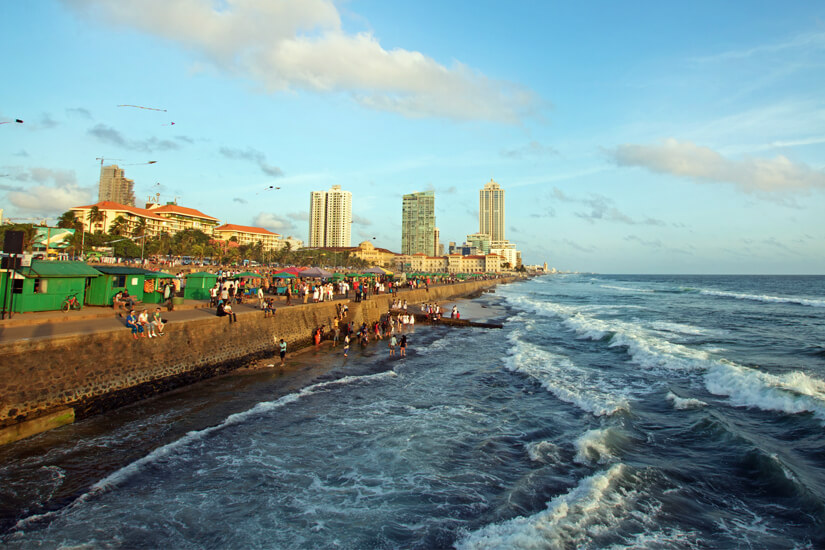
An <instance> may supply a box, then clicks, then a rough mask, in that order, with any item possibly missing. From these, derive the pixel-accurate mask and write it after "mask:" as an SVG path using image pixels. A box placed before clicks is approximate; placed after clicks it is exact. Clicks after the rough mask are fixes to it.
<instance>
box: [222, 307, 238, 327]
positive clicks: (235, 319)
mask: <svg viewBox="0 0 825 550" xmlns="http://www.w3.org/2000/svg"><path fill="white" fill-rule="evenodd" d="M223 312H224V314H225V315H226V316H227V317H229V322H230V323H237V322H238V317H237V316H236V315H235V314H234V313H233V312H232V303H231V302H227V303H226V305H225V306H223Z"/></svg>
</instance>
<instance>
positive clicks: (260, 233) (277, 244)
mask: <svg viewBox="0 0 825 550" xmlns="http://www.w3.org/2000/svg"><path fill="white" fill-rule="evenodd" d="M213 233H214V235H215V237H217V238H219V239H221V240H223V241H229V240H230V239H231V238H232V237H235V239H236V241H237V242H238V244H240V245H243V244H246V245H249V244H257V243H258V241H260V242H261V245H262V246H263V249H264V250H280V249H281V248H283V246H284V244H283V241H281V236H280V235H279V234H278V233H273V232H272V231H270V230H268V229H264V228H263V227H250V226H247V225H236V224H233V223H225V224H223V225H221V226H218V227H216V228H215V229H214V230H213Z"/></svg>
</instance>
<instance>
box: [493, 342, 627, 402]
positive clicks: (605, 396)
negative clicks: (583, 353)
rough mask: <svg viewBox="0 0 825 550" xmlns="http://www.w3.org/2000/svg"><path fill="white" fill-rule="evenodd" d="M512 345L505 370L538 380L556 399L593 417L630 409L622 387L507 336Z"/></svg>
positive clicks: (559, 357)
mask: <svg viewBox="0 0 825 550" xmlns="http://www.w3.org/2000/svg"><path fill="white" fill-rule="evenodd" d="M510 341H511V342H512V343H513V346H512V347H511V349H510V356H509V357H508V358H507V359H506V361H505V365H506V366H507V368H508V369H510V370H512V371H515V372H519V373H521V374H524V375H527V376H529V377H531V378H534V379H536V380H538V381H539V382H540V383H541V385H542V387H543V388H544V389H546V390H547V391H549V392H550V393H552V394H553V395H554V396H556V398H558V399H560V400H561V401H564V402H566V403H571V404H573V405H575V406H577V407H578V408H580V409H582V410H583V411H586V412H589V413H591V414H593V415H594V416H609V415H612V414H615V413H616V412H618V411H628V410H630V405H629V404H628V399H627V396H626V395H625V394H624V392H625V391H626V389H625V388H624V387H620V386H617V385H615V384H613V383H612V382H611V381H610V380H609V379H607V378H605V377H599V376H598V375H597V373H594V372H593V371H588V370H586V369H582V368H579V367H577V366H576V365H575V364H574V363H573V362H572V361H570V359H569V358H567V357H564V356H562V355H557V354H554V353H551V352H549V351H546V350H543V349H541V348H539V347H538V346H536V345H534V344H529V343H527V342H523V341H522V340H520V339H519V332H518V331H515V332H513V334H511V335H510Z"/></svg>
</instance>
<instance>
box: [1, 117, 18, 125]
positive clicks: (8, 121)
mask: <svg viewBox="0 0 825 550" xmlns="http://www.w3.org/2000/svg"><path fill="white" fill-rule="evenodd" d="M12 122H16V123H18V124H23V121H22V120H20V119H19V118H15V119H14V120H5V121H3V122H0V124H11V123H12Z"/></svg>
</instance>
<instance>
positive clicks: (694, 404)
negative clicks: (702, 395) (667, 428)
mask: <svg viewBox="0 0 825 550" xmlns="http://www.w3.org/2000/svg"><path fill="white" fill-rule="evenodd" d="M666 397H667V400H668V401H671V402H673V408H674V409H678V410H685V409H698V408H700V407H704V406H705V405H707V403H705V402H704V401H702V400H700V399H695V398H693V397H688V398H685V397H679V396H678V395H676V394H675V393H673V392H672V391H669V392H667V396H666Z"/></svg>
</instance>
